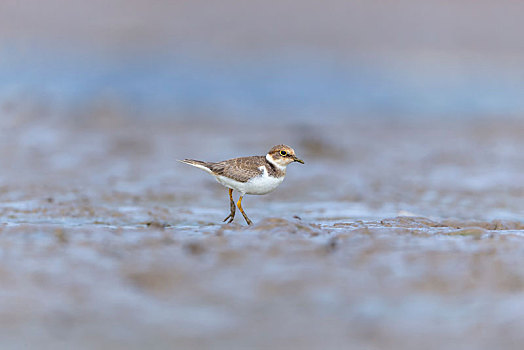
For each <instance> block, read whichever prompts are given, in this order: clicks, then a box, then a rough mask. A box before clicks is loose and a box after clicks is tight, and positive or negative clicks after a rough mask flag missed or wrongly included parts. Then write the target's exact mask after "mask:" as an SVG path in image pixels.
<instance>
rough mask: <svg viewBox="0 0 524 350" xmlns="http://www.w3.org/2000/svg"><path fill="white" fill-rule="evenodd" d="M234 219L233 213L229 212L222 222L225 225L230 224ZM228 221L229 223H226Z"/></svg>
mask: <svg viewBox="0 0 524 350" xmlns="http://www.w3.org/2000/svg"><path fill="white" fill-rule="evenodd" d="M234 218H235V212H231V214H229V215H228V216H227V217H226V218H225V219H224V220H223V221H222V222H226V221H227V222H226V224H230V223H232V222H233V219H234ZM228 219H229V221H228Z"/></svg>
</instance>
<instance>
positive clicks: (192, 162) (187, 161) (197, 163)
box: [179, 159, 212, 174]
mask: <svg viewBox="0 0 524 350" xmlns="http://www.w3.org/2000/svg"><path fill="white" fill-rule="evenodd" d="M179 162H181V163H185V164H189V165H192V166H194V167H197V168H199V169H202V170H204V171H206V172H208V173H210V174H212V171H211V169H209V165H210V163H206V162H203V161H201V160H195V159H184V160H179Z"/></svg>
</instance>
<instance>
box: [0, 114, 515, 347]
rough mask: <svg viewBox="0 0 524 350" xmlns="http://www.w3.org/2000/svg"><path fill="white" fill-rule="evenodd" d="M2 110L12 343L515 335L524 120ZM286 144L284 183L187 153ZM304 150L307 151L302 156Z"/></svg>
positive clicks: (0, 320)
mask: <svg viewBox="0 0 524 350" xmlns="http://www.w3.org/2000/svg"><path fill="white" fill-rule="evenodd" d="M30 112H31V113H21V112H20V113H18V114H16V116H15V117H13V118H10V119H2V121H1V123H2V130H3V132H2V133H3V135H2V137H1V138H0V155H1V159H2V171H1V173H0V219H1V222H0V281H1V282H2V283H1V286H2V287H0V293H1V296H2V298H0V303H1V307H0V324H2V327H0V339H1V342H2V345H3V346H5V348H23V347H24V344H30V345H34V344H38V345H39V348H46V349H68V348H72V347H74V348H79V349H81V348H86V349H87V348H111V349H143V348H146V347H151V348H155V349H172V348H191V349H207V348H213V349H232V348H233V349H234V348H236V349H242V348H252V349H268V348H271V349H289V348H302V349H318V348H331V349H351V348H355V349H362V348H367V349H378V348H382V349H384V348H387V349H420V348H422V347H424V348H426V349H437V348H443V347H444V346H449V345H451V344H452V345H453V347H455V348H461V349H492V348H519V346H520V344H521V343H522V341H523V340H524V337H523V335H522V331H521V330H522V327H523V326H524V318H523V317H522V315H523V314H524V298H523V297H522V292H523V291H524V269H523V268H522V257H523V256H524V235H523V232H524V220H523V214H524V201H523V195H524V182H523V181H522V180H523V174H524V157H523V156H522V149H524V139H523V138H522V135H523V133H524V123H523V122H522V121H518V120H509V119H508V120H501V119H490V120H482V119H478V120H469V121H468V120H463V121H461V122H454V123H451V122H448V121H446V120H432V119H427V120H424V121H420V120H398V121H397V122H395V123H393V122H392V121H391V120H389V121H386V120H381V119H368V120H360V121H346V122H343V121H340V122H334V123H333V124H329V125H323V124H301V123H282V124H281V125H280V126H281V127H279V128H276V129H275V130H274V132H273V133H271V134H270V135H268V133H267V132H266V129H265V128H264V124H263V123H262V122H252V121H251V122H249V123H248V122H242V121H238V120H235V121H230V122H228V123H224V122H223V121H220V122H218V121H214V120H209V121H205V122H202V121H199V122H191V121H190V119H189V118H188V119H187V120H185V121H184V120H178V121H169V120H168V119H156V120H153V119H151V120H143V119H142V120H135V119H133V118H128V117H126V116H122V115H119V113H118V111H116V112H115V111H105V112H103V113H102V112H100V111H99V113H98V114H97V116H96V117H93V118H90V119H85V118H80V117H79V118H73V117H71V118H67V119H64V118H40V117H39V118H36V117H33V116H32V115H33V114H34V111H30ZM278 143H286V144H289V145H291V146H293V147H294V148H295V150H296V151H297V154H298V155H299V156H300V157H301V158H303V159H304V160H305V162H306V164H305V165H300V164H293V165H291V166H290V167H289V168H288V174H287V178H286V180H285V181H284V183H283V184H282V185H281V187H280V188H278V189H277V190H276V191H275V192H274V193H271V194H269V195H266V196H246V198H245V200H244V201H243V206H244V209H245V210H246V212H247V213H248V215H249V216H250V218H251V219H252V220H253V222H254V225H252V226H249V227H248V226H246V225H245V222H244V220H243V218H242V217H241V215H240V214H239V213H237V217H236V218H235V221H234V222H233V223H232V224H229V225H226V224H222V219H223V218H224V217H225V216H226V215H227V214H228V213H229V201H228V194H227V190H226V189H224V188H223V187H221V186H220V185H219V184H217V183H216V182H215V181H214V180H213V179H212V178H210V177H209V175H207V174H205V173H204V172H202V171H199V170H198V169H194V168H191V167H188V166H186V165H184V164H180V163H178V162H177V161H176V160H177V159H183V158H186V157H190V158H195V159H202V160H210V161H212V160H217V161H218V160H223V159H227V158H229V157H233V156H241V155H254V154H263V153H264V152H266V151H267V150H268V149H269V147H271V146H272V145H273V144H278ZM295 165H296V166H295Z"/></svg>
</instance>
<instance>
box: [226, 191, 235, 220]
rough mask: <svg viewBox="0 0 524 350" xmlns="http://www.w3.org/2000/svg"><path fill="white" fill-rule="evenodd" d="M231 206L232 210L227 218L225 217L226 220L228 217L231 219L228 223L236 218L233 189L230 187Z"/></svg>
mask: <svg viewBox="0 0 524 350" xmlns="http://www.w3.org/2000/svg"><path fill="white" fill-rule="evenodd" d="M229 208H230V210H231V212H230V213H229V215H228V216H227V218H225V219H224V222H225V221H226V220H227V219H229V221H228V222H227V223H228V224H229V223H230V222H232V221H233V219H234V218H235V201H234V200H233V190H232V189H229Z"/></svg>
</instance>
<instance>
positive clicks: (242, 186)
mask: <svg viewBox="0 0 524 350" xmlns="http://www.w3.org/2000/svg"><path fill="white" fill-rule="evenodd" d="M216 179H217V181H218V182H219V183H220V184H222V185H224V186H226V187H228V188H232V189H233V190H236V191H238V192H240V193H242V194H266V193H269V192H271V191H273V190H274V189H275V188H277V187H278V185H280V184H281V183H282V181H284V176H282V177H271V176H268V175H267V173H266V172H264V173H263V174H262V175H260V176H257V177H254V178H252V179H251V180H249V181H247V182H238V181H235V180H232V179H230V178H228V177H224V176H220V175H219V176H216Z"/></svg>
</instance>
